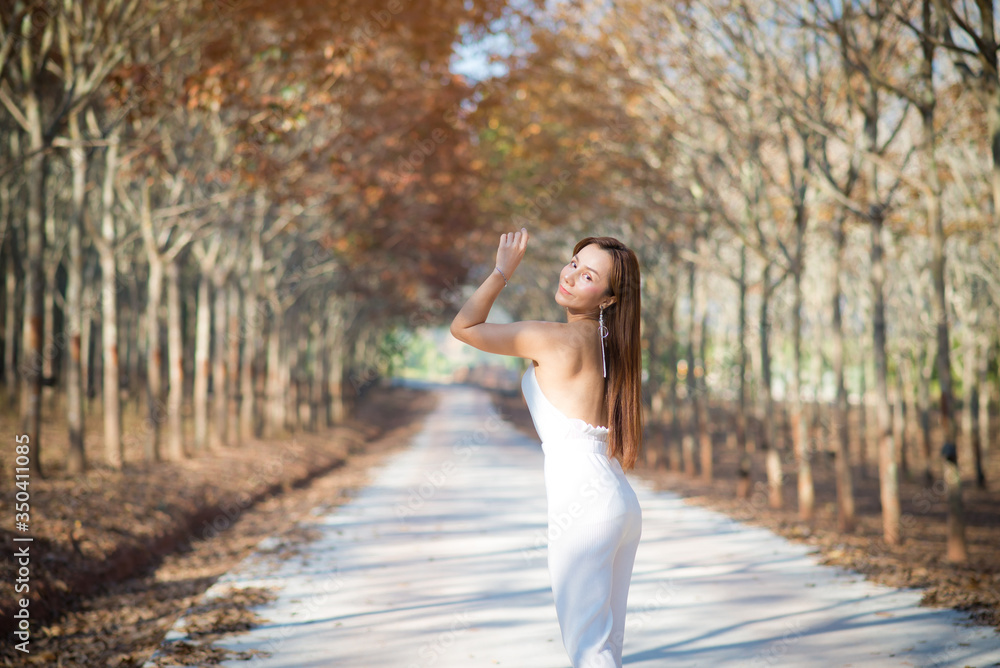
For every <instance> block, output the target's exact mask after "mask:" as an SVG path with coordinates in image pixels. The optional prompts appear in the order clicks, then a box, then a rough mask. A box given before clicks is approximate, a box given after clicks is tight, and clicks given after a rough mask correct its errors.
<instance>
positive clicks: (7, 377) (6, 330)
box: [3, 230, 18, 397]
mask: <svg viewBox="0 0 1000 668" xmlns="http://www.w3.org/2000/svg"><path fill="white" fill-rule="evenodd" d="M17 254H18V253H17V238H16V237H15V236H14V231H13V230H11V233H10V236H9V237H8V244H7V260H6V262H4V265H5V269H4V283H5V287H6V293H5V294H6V297H5V300H4V319H3V342H4V344H3V384H4V387H5V388H7V396H9V397H13V396H14V392H15V391H16V390H17V373H16V372H15V370H14V365H15V364H16V360H17V357H16V355H15V354H14V353H15V351H16V350H17V343H18V341H17V272H16V271H14V263H15V262H16V259H15V258H16V257H17Z"/></svg>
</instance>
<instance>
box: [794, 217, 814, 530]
mask: <svg viewBox="0 0 1000 668" xmlns="http://www.w3.org/2000/svg"><path fill="white" fill-rule="evenodd" d="M798 208H799V206H796V209H798ZM804 215H805V214H804V213H800V212H797V213H796V230H797V232H796V253H795V259H794V266H793V268H792V279H793V284H792V285H793V295H794V296H793V299H792V383H791V395H792V396H791V399H792V416H791V418H792V438H793V439H794V448H795V454H796V455H797V458H798V468H799V471H798V492H799V519H800V520H803V521H806V522H808V521H811V520H812V518H813V513H814V509H815V508H814V507H815V502H816V493H815V491H814V486H813V473H812V448H811V447H810V444H809V436H808V434H807V433H806V432H807V425H806V418H805V415H803V410H802V248H803V236H804V234H805V221H804V220H799V218H804Z"/></svg>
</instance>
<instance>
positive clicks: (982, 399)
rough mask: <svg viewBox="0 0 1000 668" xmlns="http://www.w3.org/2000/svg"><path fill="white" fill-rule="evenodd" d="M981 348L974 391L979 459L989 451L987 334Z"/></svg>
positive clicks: (982, 466) (989, 391)
mask: <svg viewBox="0 0 1000 668" xmlns="http://www.w3.org/2000/svg"><path fill="white" fill-rule="evenodd" d="M980 344H981V348H980V351H979V391H978V392H977V393H976V394H977V395H978V396H979V451H980V453H981V459H986V456H987V453H988V452H989V451H990V393H991V388H990V379H989V373H990V352H991V350H992V348H993V346H992V345H990V339H989V337H988V336H983V337H982V338H981V340H980ZM979 468H980V470H983V469H985V468H986V465H985V463H981V465H980V467H979ZM985 484H986V481H985V479H984V480H983V485H982V486H985Z"/></svg>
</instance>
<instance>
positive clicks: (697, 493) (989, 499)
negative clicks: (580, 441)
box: [493, 391, 1000, 632]
mask: <svg viewBox="0 0 1000 668" xmlns="http://www.w3.org/2000/svg"><path fill="white" fill-rule="evenodd" d="M493 397H494V401H495V403H496V405H497V409H498V410H499V411H502V412H503V413H504V414H505V415H508V416H510V419H511V421H512V422H513V423H514V424H516V425H517V427H518V428H519V429H521V430H522V431H523V432H524V433H525V434H527V435H529V436H531V437H532V438H536V439H537V435H536V433H535V429H534V426H533V425H532V422H531V416H530V414H529V413H528V409H527V406H526V405H525V403H524V399H523V397H521V395H520V394H519V393H517V394H514V393H511V392H507V393H503V392H497V391H494V392H493ZM716 424H722V421H721V420H720V421H719V422H716ZM647 432H648V433H649V434H650V435H649V436H647V439H646V443H645V447H646V450H645V451H644V452H643V453H642V454H641V455H640V463H639V464H637V465H636V468H635V470H634V471H633V473H632V474H634V475H636V476H639V477H642V478H644V479H646V480H648V481H650V482H651V483H652V484H653V485H654V486H655V488H656V489H662V490H669V491H672V492H675V493H677V494H679V495H681V496H683V497H684V498H685V501H686V502H688V503H694V504H698V505H701V506H705V507H709V508H712V509H715V510H718V511H721V512H723V513H726V514H727V515H729V516H731V517H733V518H734V519H737V520H740V521H744V522H747V523H749V524H754V525H757V526H763V527H767V528H768V529H771V530H772V531H774V532H776V533H778V534H780V535H782V536H784V537H786V538H789V539H791V540H795V541H800V542H804V543H807V544H809V545H812V546H814V548H815V549H816V551H817V552H818V553H819V554H820V555H821V557H820V558H821V559H822V561H823V562H824V563H827V564H831V565H837V566H842V567H844V568H848V569H851V570H855V571H858V572H860V573H863V574H864V575H865V576H866V577H867V578H868V579H869V580H872V581H874V582H878V583H881V584H886V585H891V586H894V587H914V588H920V589H923V590H924V594H923V600H922V601H921V603H922V604H923V605H928V606H935V607H949V608H955V609H957V610H961V611H964V612H967V613H969V614H970V615H971V617H972V621H973V622H974V623H977V624H983V625H989V626H993V627H994V628H995V629H996V630H997V631H998V632H1000V491H997V490H998V489H1000V461H998V460H1000V456H994V457H992V460H991V461H992V466H991V467H990V468H989V469H988V470H987V472H986V478H987V481H992V486H993V489H992V490H991V489H986V490H980V489H976V488H975V486H974V485H973V484H972V481H966V482H965V484H964V493H963V500H964V504H965V510H966V525H967V526H966V538H967V542H968V551H969V560H968V563H965V564H961V565H956V564H951V563H948V562H947V561H946V560H945V546H946V536H947V534H946V529H947V515H946V510H947V508H946V504H945V496H944V494H943V493H942V492H943V488H942V485H941V482H940V481H938V482H937V483H936V484H932V485H929V486H928V485H924V484H923V483H922V481H920V480H914V479H910V478H909V477H907V476H905V475H901V480H900V502H901V506H902V525H903V542H902V544H900V545H897V546H889V545H887V544H886V543H885V542H884V540H883V538H882V519H881V503H880V500H879V486H878V479H877V475H876V472H875V470H874V468H872V467H870V468H871V470H869V471H863V470H859V471H857V472H856V473H857V474H856V475H855V478H854V492H855V504H856V507H857V516H858V526H857V528H856V530H855V531H854V532H853V533H850V534H845V533H842V532H840V531H838V529H837V521H836V506H835V500H836V488H835V482H834V477H833V465H832V460H830V459H828V458H825V457H816V459H815V461H814V466H813V474H814V481H815V490H816V506H815V508H816V512H815V518H814V520H813V521H812V522H810V523H806V522H802V521H800V520H799V518H798V513H797V509H796V499H797V491H796V490H797V487H796V486H797V481H796V475H795V469H796V463H795V461H794V458H792V457H791V455H786V456H784V457H783V458H782V459H783V467H782V468H783V471H784V487H783V491H784V500H785V508H784V509H782V510H774V509H771V508H769V507H768V501H767V487H766V484H765V475H764V453H762V452H758V453H753V455H752V460H753V465H752V474H751V487H750V495H749V498H747V499H741V498H737V495H736V484H737V479H738V463H739V456H738V452H737V450H736V448H735V447H727V445H726V440H727V439H726V438H725V434H724V433H720V434H717V435H716V438H715V439H713V442H714V454H715V457H714V465H713V469H714V470H713V479H712V480H711V481H709V482H706V481H704V480H702V479H701V477H700V476H699V477H693V476H689V475H686V474H683V473H681V472H678V471H671V470H668V469H667V468H666V466H665V465H664V464H663V461H664V459H666V458H665V457H664V456H663V451H664V450H665V446H666V438H665V437H664V436H663V430H662V429H660V428H654V429H650V428H649V426H648V425H647ZM650 449H652V450H653V451H655V452H657V453H658V454H660V455H661V456H660V457H659V458H658V459H659V460H660V462H659V465H657V466H649V465H647V464H646V457H645V455H646V454H647V453H648V452H649V450H650ZM632 474H630V475H632Z"/></svg>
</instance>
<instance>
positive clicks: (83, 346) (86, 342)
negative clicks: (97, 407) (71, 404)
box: [80, 271, 97, 413]
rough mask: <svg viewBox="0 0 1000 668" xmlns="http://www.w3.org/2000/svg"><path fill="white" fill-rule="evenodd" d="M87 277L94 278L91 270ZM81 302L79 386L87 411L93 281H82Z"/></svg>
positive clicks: (90, 392) (90, 407)
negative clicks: (82, 305) (82, 306)
mask: <svg viewBox="0 0 1000 668" xmlns="http://www.w3.org/2000/svg"><path fill="white" fill-rule="evenodd" d="M87 275H88V279H92V278H96V272H95V274H94V275H92V274H91V272H89V271H88V272H87ZM82 300H83V304H84V308H83V311H82V317H81V322H80V387H81V388H82V391H83V399H84V406H85V407H86V409H87V412H88V413H92V412H93V404H92V403H91V399H93V398H94V392H93V380H92V379H91V376H90V369H91V367H92V366H93V359H94V357H93V353H92V352H91V343H92V341H93V328H94V309H95V308H96V306H97V302H96V301H95V300H94V283H93V281H92V280H85V281H84V282H83V297H82Z"/></svg>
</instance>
